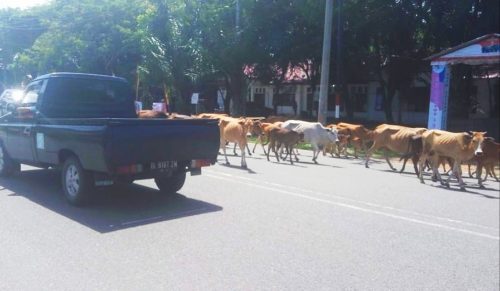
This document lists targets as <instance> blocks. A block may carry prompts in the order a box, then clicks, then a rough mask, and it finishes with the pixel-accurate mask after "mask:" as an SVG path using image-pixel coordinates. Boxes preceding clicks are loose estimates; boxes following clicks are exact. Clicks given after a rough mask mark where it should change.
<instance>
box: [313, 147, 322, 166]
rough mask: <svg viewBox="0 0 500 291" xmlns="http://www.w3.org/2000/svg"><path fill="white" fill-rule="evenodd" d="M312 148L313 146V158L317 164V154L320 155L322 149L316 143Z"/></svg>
mask: <svg viewBox="0 0 500 291" xmlns="http://www.w3.org/2000/svg"><path fill="white" fill-rule="evenodd" d="M312 148H313V159H312V160H313V162H314V163H315V164H317V163H318V162H317V161H316V159H317V156H319V152H320V149H319V148H318V146H317V145H316V144H313V145H312ZM316 153H317V154H316Z"/></svg>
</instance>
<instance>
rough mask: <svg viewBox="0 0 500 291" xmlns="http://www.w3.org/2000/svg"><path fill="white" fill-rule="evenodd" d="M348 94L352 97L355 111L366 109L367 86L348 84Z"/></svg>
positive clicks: (364, 110)
mask: <svg viewBox="0 0 500 291" xmlns="http://www.w3.org/2000/svg"><path fill="white" fill-rule="evenodd" d="M349 95H350V96H351V98H352V101H353V104H354V111H355V112H366V111H367V109H368V86H367V85H350V86H349Z"/></svg>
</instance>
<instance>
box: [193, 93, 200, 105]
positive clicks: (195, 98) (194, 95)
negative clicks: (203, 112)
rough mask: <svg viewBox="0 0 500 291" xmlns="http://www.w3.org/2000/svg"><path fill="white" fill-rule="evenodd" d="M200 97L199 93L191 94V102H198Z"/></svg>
mask: <svg viewBox="0 0 500 291" xmlns="http://www.w3.org/2000/svg"><path fill="white" fill-rule="evenodd" d="M199 97H200V94H199V93H193V95H191V104H198V99H199Z"/></svg>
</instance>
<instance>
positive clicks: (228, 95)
mask: <svg viewBox="0 0 500 291" xmlns="http://www.w3.org/2000/svg"><path fill="white" fill-rule="evenodd" d="M224 80H225V83H226V98H224V113H226V114H228V115H231V108H229V107H230V105H231V97H232V93H231V92H232V89H231V82H229V77H228V76H227V75H224Z"/></svg>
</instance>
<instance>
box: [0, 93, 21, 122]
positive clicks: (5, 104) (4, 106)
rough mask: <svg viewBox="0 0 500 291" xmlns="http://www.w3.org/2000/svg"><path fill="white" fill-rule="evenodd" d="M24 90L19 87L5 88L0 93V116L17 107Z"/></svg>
mask: <svg viewBox="0 0 500 291" xmlns="http://www.w3.org/2000/svg"><path fill="white" fill-rule="evenodd" d="M23 93H24V91H23V90H21V89H7V90H5V91H3V92H2V95H0V116H2V115H4V114H7V113H8V112H10V111H11V110H12V109H14V108H15V107H17V106H18V105H19V104H20V103H21V101H22V98H23Z"/></svg>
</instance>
